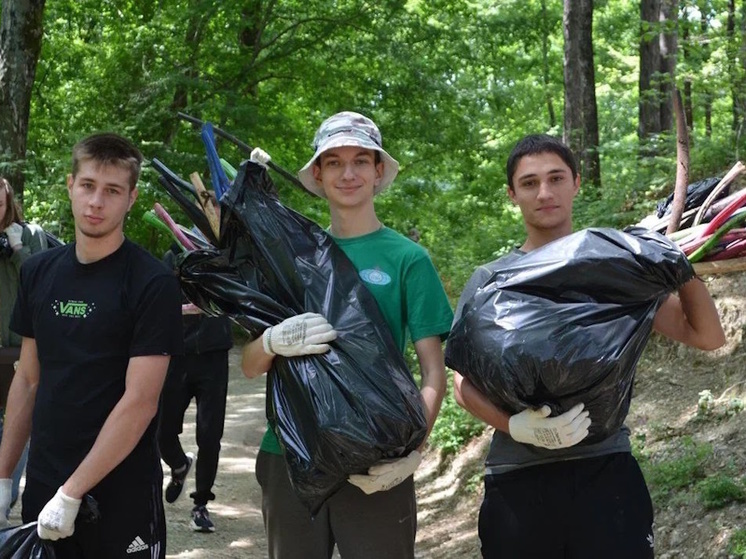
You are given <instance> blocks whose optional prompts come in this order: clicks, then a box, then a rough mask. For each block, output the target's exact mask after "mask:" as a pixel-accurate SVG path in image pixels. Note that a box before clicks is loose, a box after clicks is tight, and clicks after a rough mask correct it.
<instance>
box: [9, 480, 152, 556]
mask: <svg viewBox="0 0 746 559" xmlns="http://www.w3.org/2000/svg"><path fill="white" fill-rule="evenodd" d="M57 489H58V488H57V487H48V486H46V485H44V484H41V483H38V482H35V481H34V480H28V481H27V483H26V488H25V489H24V492H23V510H22V513H21V515H22V517H23V522H24V523H25V522H34V521H36V519H37V518H38V516H39V513H40V512H41V509H43V508H44V505H46V504H47V502H48V501H49V500H50V499H51V498H52V497H53V496H54V494H55V493H56V492H57ZM161 492H162V481H159V480H157V479H155V480H153V482H152V483H150V484H143V483H139V484H129V485H126V486H123V485H115V484H107V483H106V479H105V480H104V481H102V482H101V483H100V484H99V485H98V486H97V487H95V488H94V489H93V490H92V491H91V495H92V496H93V497H94V498H95V499H96V501H97V504H98V508H99V512H100V518H99V519H98V521H97V522H95V523H92V522H90V521H88V520H87V519H84V518H83V516H84V514H83V513H79V514H78V518H77V519H76V521H75V533H74V534H73V535H72V536H70V537H69V538H63V539H60V540H57V541H56V542H54V544H53V545H54V549H55V552H56V557H57V559H102V558H104V557H105V558H106V559H146V558H147V559H164V558H165V557H166V520H165V517H164V514H163V501H162V497H161ZM81 509H83V507H81Z"/></svg>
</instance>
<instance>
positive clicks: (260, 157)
mask: <svg viewBox="0 0 746 559" xmlns="http://www.w3.org/2000/svg"><path fill="white" fill-rule="evenodd" d="M249 160H250V161H252V162H254V163H258V164H259V165H261V166H262V167H264V168H265V169H266V168H267V163H269V162H270V161H272V157H271V156H270V155H269V154H268V153H267V152H266V151H264V150H263V149H262V148H254V149H253V150H251V155H250V156H249Z"/></svg>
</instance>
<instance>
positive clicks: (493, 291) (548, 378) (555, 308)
mask: <svg viewBox="0 0 746 559" xmlns="http://www.w3.org/2000/svg"><path fill="white" fill-rule="evenodd" d="M693 276H694V272H693V270H692V267H691V265H690V264H689V262H688V261H687V260H686V257H685V256H684V255H683V253H682V252H681V251H680V250H679V249H678V248H677V247H676V245H675V244H674V243H673V242H671V241H669V240H668V239H667V238H666V237H664V236H663V235H659V234H658V233H654V232H650V231H647V230H644V229H641V228H634V229H629V230H627V232H620V231H615V230H613V229H587V230H584V231H580V232H578V233H575V234H573V235H569V236H567V237H563V238H562V239H559V240H557V241H554V242H552V243H549V244H547V245H544V246H543V247H541V248H538V249H535V250H533V251H531V252H529V253H527V254H526V255H524V256H522V257H520V258H518V259H517V260H514V261H512V262H509V263H508V264H506V265H505V266H504V267H501V268H499V269H497V270H496V271H495V272H494V273H493V274H492V276H491V277H490V278H489V279H488V281H487V282H486V283H485V284H484V285H483V286H482V287H481V288H480V289H478V290H477V292H476V293H475V295H474V297H473V298H472V299H471V300H470V301H469V302H468V303H467V304H466V305H465V308H464V311H463V313H462V314H461V316H460V318H459V320H458V322H457V323H456V324H455V325H454V327H453V329H452V330H451V335H450V336H449V338H448V342H447V345H446V364H447V365H448V366H449V367H451V368H452V369H454V370H457V371H459V372H460V373H461V374H462V375H464V376H465V377H466V378H468V379H469V380H470V381H471V382H472V383H473V384H474V386H475V387H476V388H477V389H478V390H479V391H480V392H482V393H483V394H485V395H486V396H487V397H488V398H489V399H490V400H491V401H492V402H493V403H494V404H495V405H497V406H498V407H500V408H503V409H505V410H506V411H509V412H510V413H517V412H520V411H522V410H524V409H526V408H527V407H531V408H536V407H540V406H541V405H544V404H548V405H549V406H550V407H551V408H552V412H553V413H552V415H557V414H560V413H563V412H565V411H567V410H569V409H570V408H571V407H573V406H574V405H575V404H577V403H579V402H583V403H584V404H585V407H586V409H587V410H589V412H590V418H591V427H590V434H589V435H588V437H586V439H585V440H584V441H583V443H592V442H598V441H600V440H603V439H605V438H606V437H608V436H609V435H611V434H612V433H614V432H615V431H616V430H617V429H619V427H621V425H622V423H623V421H624V419H625V417H626V415H627V412H628V410H629V403H630V397H631V389H632V381H633V378H634V373H635V366H636V364H637V361H638V360H639V358H640V355H641V354H642V350H643V349H644V347H645V344H646V342H647V340H648V337H649V335H650V332H651V330H652V323H653V317H654V315H655V312H656V311H657V309H658V308H659V306H660V304H661V302H662V301H663V300H664V298H665V296H666V295H667V294H668V293H671V292H673V291H675V290H676V289H677V288H678V287H680V286H681V285H682V284H684V283H685V282H687V281H688V280H690V279H691V278H692V277H693Z"/></svg>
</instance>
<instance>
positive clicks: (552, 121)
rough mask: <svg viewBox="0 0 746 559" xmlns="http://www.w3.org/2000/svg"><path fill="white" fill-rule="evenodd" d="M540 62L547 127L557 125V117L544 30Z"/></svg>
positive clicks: (543, 3) (543, 4)
mask: <svg viewBox="0 0 746 559" xmlns="http://www.w3.org/2000/svg"><path fill="white" fill-rule="evenodd" d="M548 20H549V18H548V17H547V3H546V0H541V21H543V22H547V21H548ZM541 62H542V77H543V80H544V96H545V98H546V103H547V113H548V115H549V128H554V127H555V126H557V117H556V115H555V113H554V103H553V101H552V92H551V89H550V86H551V83H552V81H551V79H550V77H549V32H548V30H545V32H544V33H542V34H541Z"/></svg>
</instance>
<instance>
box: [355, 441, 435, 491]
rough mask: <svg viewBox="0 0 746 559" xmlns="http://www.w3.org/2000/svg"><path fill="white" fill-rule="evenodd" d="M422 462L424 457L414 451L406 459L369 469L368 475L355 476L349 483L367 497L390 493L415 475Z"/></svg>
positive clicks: (375, 465) (387, 461) (398, 459)
mask: <svg viewBox="0 0 746 559" xmlns="http://www.w3.org/2000/svg"><path fill="white" fill-rule="evenodd" d="M420 462H422V455H421V454H420V453H419V452H417V451H416V450H413V451H412V452H410V453H409V454H408V455H407V456H405V457H404V458H397V459H396V460H383V461H381V462H378V463H377V464H373V465H372V466H371V467H370V468H368V475H365V474H353V475H351V476H350V477H349V478H348V480H347V481H349V482H350V483H351V484H352V485H356V486H357V487H359V488H360V489H362V490H363V492H364V493H365V494H366V495H370V494H371V493H375V492H376V491H388V490H389V489H391V488H392V487H396V486H397V485H399V484H400V483H401V482H402V481H404V480H405V479H407V478H408V477H409V476H411V475H412V474H414V471H415V470H416V469H417V466H419V465H420Z"/></svg>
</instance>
